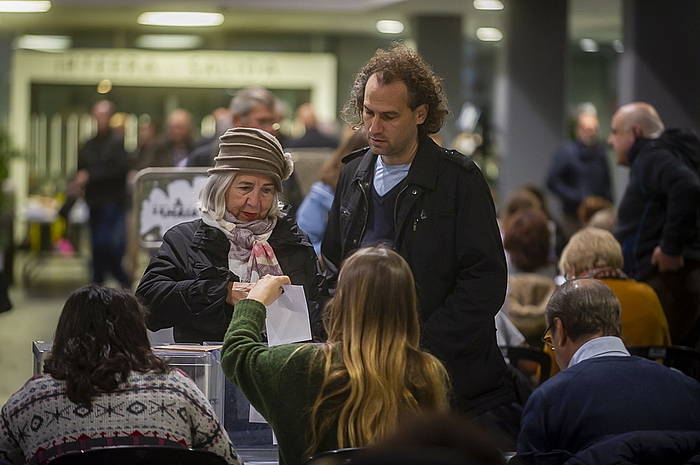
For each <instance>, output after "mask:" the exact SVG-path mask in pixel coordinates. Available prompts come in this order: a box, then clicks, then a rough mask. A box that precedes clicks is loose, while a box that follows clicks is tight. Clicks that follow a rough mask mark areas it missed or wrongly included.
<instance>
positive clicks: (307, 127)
mask: <svg viewBox="0 0 700 465" xmlns="http://www.w3.org/2000/svg"><path fill="white" fill-rule="evenodd" d="M297 120H298V121H299V122H300V123H301V124H302V125H304V134H303V135H302V136H301V137H299V138H297V139H292V140H290V141H289V143H288V144H287V147H289V148H294V147H305V148H313V147H319V148H320V147H327V148H331V149H335V148H337V147H338V138H337V137H334V136H331V135H328V134H325V133H324V132H322V131H321V130H320V129H319V127H318V120H317V119H316V113H315V112H314V107H313V106H312V105H311V104H310V103H303V104H301V105H299V108H297ZM348 153H349V152H348Z"/></svg>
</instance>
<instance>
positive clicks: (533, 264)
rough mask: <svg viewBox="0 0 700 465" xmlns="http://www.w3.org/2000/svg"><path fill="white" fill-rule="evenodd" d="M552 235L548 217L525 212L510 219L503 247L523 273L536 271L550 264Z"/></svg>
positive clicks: (528, 210) (534, 212)
mask: <svg viewBox="0 0 700 465" xmlns="http://www.w3.org/2000/svg"><path fill="white" fill-rule="evenodd" d="M550 237H551V233H550V231H549V224H548V222H547V217H546V216H545V215H544V213H542V212H541V211H539V210H535V209H532V208H529V209H526V210H523V211H521V212H519V213H516V214H515V215H513V216H511V217H508V218H507V219H506V220H505V221H504V227H503V247H504V248H505V249H506V250H507V251H508V253H509V255H510V259H511V262H513V265H515V266H516V267H518V269H520V270H522V271H527V272H530V271H535V270H537V269H538V268H540V267H543V266H545V265H547V263H548V262H549V251H550V246H551V241H550Z"/></svg>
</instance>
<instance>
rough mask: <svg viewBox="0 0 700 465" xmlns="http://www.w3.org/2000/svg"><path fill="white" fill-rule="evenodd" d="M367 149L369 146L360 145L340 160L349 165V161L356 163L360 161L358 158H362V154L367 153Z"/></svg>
mask: <svg viewBox="0 0 700 465" xmlns="http://www.w3.org/2000/svg"><path fill="white" fill-rule="evenodd" d="M368 150H369V147H362V148H361V149H357V150H355V151H353V152H350V153H348V154H347V155H345V156H344V157H343V158H342V159H341V160H340V161H341V162H342V163H343V164H344V165H349V164H351V162H354V163H353V164H357V163H359V162H360V160H361V159H362V156H363V155H364V154H365V153H367V151H368Z"/></svg>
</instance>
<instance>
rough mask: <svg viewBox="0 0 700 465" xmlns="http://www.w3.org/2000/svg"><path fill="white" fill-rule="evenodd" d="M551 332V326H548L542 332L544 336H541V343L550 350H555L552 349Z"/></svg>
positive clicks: (554, 348)
mask: <svg viewBox="0 0 700 465" xmlns="http://www.w3.org/2000/svg"><path fill="white" fill-rule="evenodd" d="M551 332H552V325H549V326H547V329H545V330H544V334H543V335H542V342H544V343H545V344H546V345H548V346H549V348H550V349H552V350H557V348H556V347H554V343H553V341H552V334H551Z"/></svg>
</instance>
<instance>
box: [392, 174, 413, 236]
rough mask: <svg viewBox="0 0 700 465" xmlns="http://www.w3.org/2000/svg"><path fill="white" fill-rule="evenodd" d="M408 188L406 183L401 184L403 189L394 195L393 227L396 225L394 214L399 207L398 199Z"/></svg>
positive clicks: (395, 214)
mask: <svg viewBox="0 0 700 465" xmlns="http://www.w3.org/2000/svg"><path fill="white" fill-rule="evenodd" d="M406 189H408V184H406V185H405V186H403V189H401V190H400V191H399V194H398V195H397V196H396V200H395V201H394V229H396V228H397V227H398V225H397V224H396V216H397V214H398V209H399V199H401V196H402V195H403V193H404V191H405V190H406ZM413 230H414V231H415V229H413Z"/></svg>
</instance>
